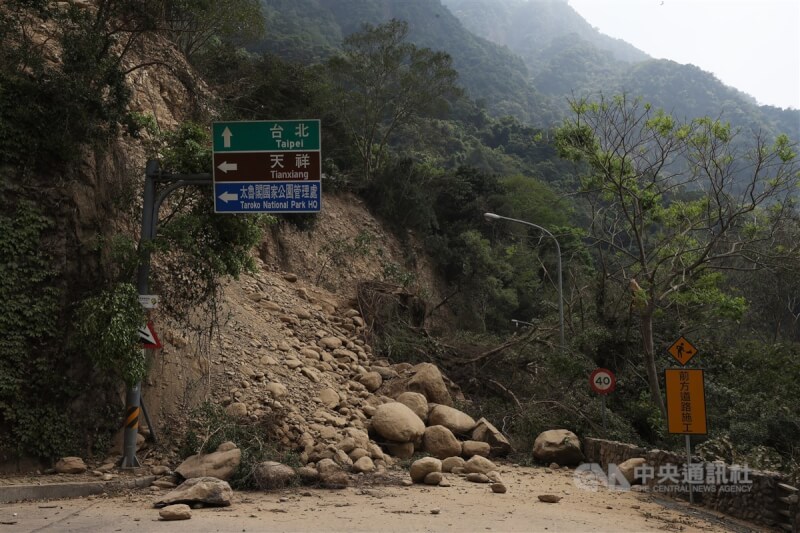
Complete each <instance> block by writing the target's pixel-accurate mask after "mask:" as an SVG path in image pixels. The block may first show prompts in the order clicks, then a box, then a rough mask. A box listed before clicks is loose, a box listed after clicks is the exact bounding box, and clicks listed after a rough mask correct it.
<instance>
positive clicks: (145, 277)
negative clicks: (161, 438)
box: [120, 160, 211, 468]
mask: <svg viewBox="0 0 800 533" xmlns="http://www.w3.org/2000/svg"><path fill="white" fill-rule="evenodd" d="M156 181H161V182H165V183H171V185H170V186H168V187H166V188H165V189H164V190H163V191H161V193H160V194H159V195H158V197H156ZM210 184H211V174H162V173H161V170H160V169H159V166H158V162H157V161H152V160H151V161H148V162H147V168H146V170H145V180H144V199H143V200H144V202H143V205H142V230H141V231H142V233H141V235H140V237H139V251H140V253H141V254H142V257H141V263H140V264H139V270H138V272H137V275H136V288H137V290H138V291H139V294H148V293H149V291H150V289H149V284H150V283H149V282H150V246H149V243H150V241H152V240H153V239H155V237H156V232H157V228H158V211H159V209H161V204H162V202H163V201H164V200H165V199H166V197H167V196H168V195H169V194H170V193H171V192H172V191H174V190H176V189H178V188H180V187H183V186H186V185H210ZM143 408H144V405H143V404H142V383H141V382H139V383H136V384H135V385H133V386H129V387H128V388H127V391H126V393H125V434H124V440H123V445H122V462H121V464H120V466H121V467H122V468H136V467H138V466H141V463H140V462H139V459H137V458H136V437H137V436H138V434H139V413H140V412H141V411H142V409H143ZM149 418H150V417H149V416H147V412H146V411H145V419H146V420H147V424H148V425H149V427H150V432H151V433H153V432H154V431H155V428H154V427H153V426H152V424H151V423H150V420H149Z"/></svg>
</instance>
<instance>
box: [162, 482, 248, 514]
mask: <svg viewBox="0 0 800 533" xmlns="http://www.w3.org/2000/svg"><path fill="white" fill-rule="evenodd" d="M232 497H233V490H232V489H231V486H230V485H228V482H227V481H222V480H221V479H217V478H215V477H196V478H192V479H188V480H186V481H184V482H183V483H181V484H180V485H178V487H177V488H176V489H175V490H172V491H170V492H168V493H167V494H165V495H164V496H163V497H162V498H161V499H159V500H158V501H156V502H155V504H154V506H155V507H166V506H167V505H173V504H176V503H185V504H187V505H194V504H204V505H213V506H217V507H227V506H229V505H230V504H231V498H232Z"/></svg>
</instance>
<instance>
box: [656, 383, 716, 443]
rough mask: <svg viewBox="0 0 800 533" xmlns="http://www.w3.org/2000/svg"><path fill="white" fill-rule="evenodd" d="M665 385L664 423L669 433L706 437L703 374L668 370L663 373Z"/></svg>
mask: <svg viewBox="0 0 800 533" xmlns="http://www.w3.org/2000/svg"><path fill="white" fill-rule="evenodd" d="M664 377H665V378H666V383H667V420H668V422H669V432H670V433H682V434H685V435H705V434H706V433H708V428H707V424H706V394H705V388H704V385H703V371H702V370H699V369H691V370H689V369H683V368H669V369H667V370H665V371H664Z"/></svg>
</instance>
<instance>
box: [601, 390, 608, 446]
mask: <svg viewBox="0 0 800 533" xmlns="http://www.w3.org/2000/svg"><path fill="white" fill-rule="evenodd" d="M601 398H602V399H603V436H604V437H605V436H606V433H607V431H606V395H605V394H603V395H602V396H601Z"/></svg>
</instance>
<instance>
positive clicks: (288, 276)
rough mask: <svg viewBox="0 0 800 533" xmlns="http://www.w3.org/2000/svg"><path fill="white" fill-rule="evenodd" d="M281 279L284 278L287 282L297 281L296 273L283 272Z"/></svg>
mask: <svg viewBox="0 0 800 533" xmlns="http://www.w3.org/2000/svg"><path fill="white" fill-rule="evenodd" d="M283 279H285V280H286V281H288V282H289V283H294V282H296V281H297V275H296V274H284V275H283Z"/></svg>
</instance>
